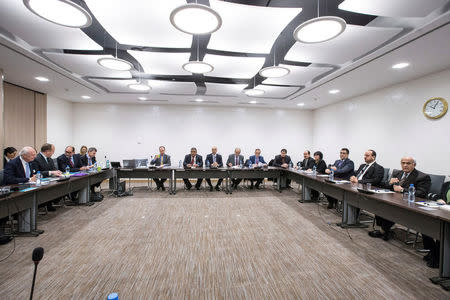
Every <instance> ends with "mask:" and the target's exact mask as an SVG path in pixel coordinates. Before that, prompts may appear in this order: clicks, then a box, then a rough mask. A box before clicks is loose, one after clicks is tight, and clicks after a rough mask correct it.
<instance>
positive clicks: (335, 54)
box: [285, 25, 402, 64]
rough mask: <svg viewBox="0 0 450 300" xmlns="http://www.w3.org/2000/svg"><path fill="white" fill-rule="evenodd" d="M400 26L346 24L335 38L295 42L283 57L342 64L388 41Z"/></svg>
mask: <svg viewBox="0 0 450 300" xmlns="http://www.w3.org/2000/svg"><path fill="white" fill-rule="evenodd" d="M400 31H402V28H379V27H368V26H357V25H347V28H346V29H345V31H344V33H342V34H341V35H340V36H338V37H337V38H335V39H332V40H329V41H326V42H323V43H317V44H304V43H295V44H294V46H292V48H291V49H290V50H289V52H288V53H287V54H286V57H285V59H287V60H292V61H303V62H312V63H328V64H344V63H345V62H348V61H351V60H353V59H355V58H357V57H359V56H361V55H363V54H365V53H367V52H369V51H371V50H373V49H374V48H376V47H378V46H379V45H381V44H382V43H384V42H386V41H388V40H389V39H390V38H392V37H394V36H395V35H396V34H398V33H399V32H400Z"/></svg>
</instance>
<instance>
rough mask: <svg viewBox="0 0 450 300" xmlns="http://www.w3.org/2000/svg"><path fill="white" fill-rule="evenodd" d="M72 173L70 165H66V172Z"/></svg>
mask: <svg viewBox="0 0 450 300" xmlns="http://www.w3.org/2000/svg"><path fill="white" fill-rule="evenodd" d="M69 174H70V167H69V165H67V166H66V173H65V175H69Z"/></svg>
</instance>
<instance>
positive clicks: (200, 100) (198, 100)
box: [195, 98, 203, 102]
mask: <svg viewBox="0 0 450 300" xmlns="http://www.w3.org/2000/svg"><path fill="white" fill-rule="evenodd" d="M195 102H203V99H201V98H197V99H195Z"/></svg>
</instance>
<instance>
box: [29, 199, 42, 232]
mask: <svg viewBox="0 0 450 300" xmlns="http://www.w3.org/2000/svg"><path fill="white" fill-rule="evenodd" d="M37 213H38V205H37V199H36V193H34V195H33V206H32V207H31V215H30V224H31V226H30V228H31V231H32V232H35V233H37V234H42V233H44V230H40V229H37Z"/></svg>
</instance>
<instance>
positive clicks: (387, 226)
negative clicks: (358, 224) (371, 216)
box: [375, 216, 395, 232]
mask: <svg viewBox="0 0 450 300" xmlns="http://www.w3.org/2000/svg"><path fill="white" fill-rule="evenodd" d="M375 221H376V223H377V225H378V226H380V227H381V229H383V231H384V232H388V231H389V230H391V227H392V226H394V224H395V222H392V221H389V220H386V219H384V218H382V217H379V216H375Z"/></svg>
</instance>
